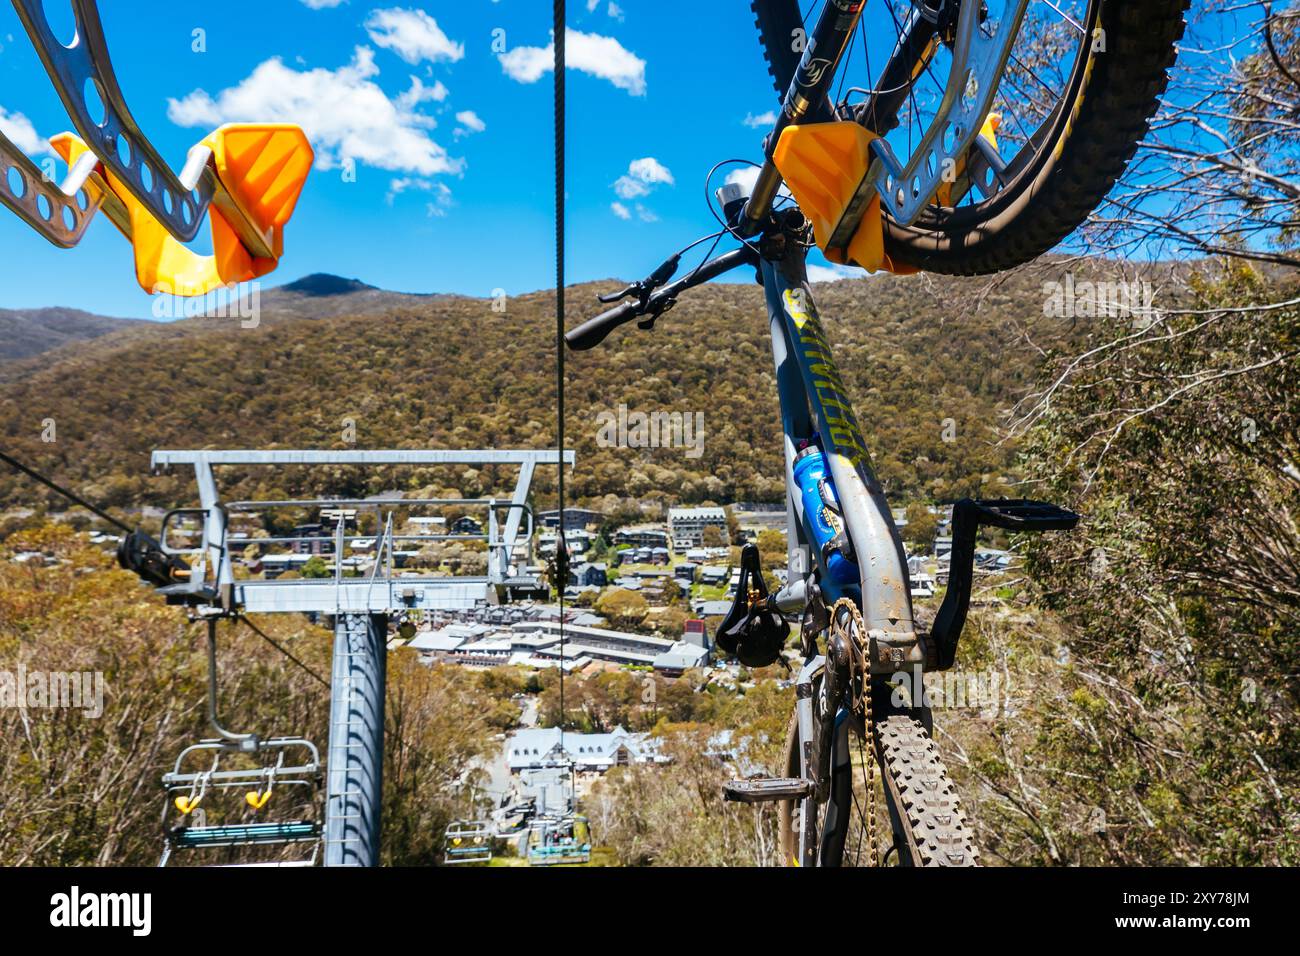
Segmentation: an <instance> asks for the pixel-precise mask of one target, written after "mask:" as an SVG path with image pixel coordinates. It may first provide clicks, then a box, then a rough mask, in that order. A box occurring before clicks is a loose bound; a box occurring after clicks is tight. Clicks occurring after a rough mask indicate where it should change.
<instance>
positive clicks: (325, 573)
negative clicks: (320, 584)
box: [302, 554, 330, 578]
mask: <svg viewBox="0 0 1300 956" xmlns="http://www.w3.org/2000/svg"><path fill="white" fill-rule="evenodd" d="M302 576H303V577H304V578H328V577H329V576H330V569H329V567H328V565H326V564H325V560H324V559H323V558H322V557H321V556H320V555H319V554H313V555H312V556H311V557H310V558H308V559H307V560H306V561H305V562H303V566H302Z"/></svg>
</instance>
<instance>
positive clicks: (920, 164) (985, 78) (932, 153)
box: [868, 0, 1029, 225]
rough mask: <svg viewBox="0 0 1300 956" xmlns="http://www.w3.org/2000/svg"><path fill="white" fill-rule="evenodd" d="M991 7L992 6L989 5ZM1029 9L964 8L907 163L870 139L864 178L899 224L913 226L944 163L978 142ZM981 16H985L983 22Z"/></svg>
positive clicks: (1011, 2) (1016, 2)
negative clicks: (933, 103) (934, 102)
mask: <svg viewBox="0 0 1300 956" xmlns="http://www.w3.org/2000/svg"><path fill="white" fill-rule="evenodd" d="M993 6H994V4H993V3H992V2H990V3H989V4H988V5H987V7H988V8H992V7H993ZM1028 6H1029V0H1002V4H1001V12H1000V14H999V15H998V16H993V15H992V13H993V10H992V9H986V5H985V4H983V3H964V4H962V6H961V12H960V13H959V15H958V20H957V32H956V40H955V42H954V43H953V46H952V68H951V70H950V71H949V73H948V82H947V84H946V85H945V87H944V91H943V98H942V99H941V100H940V101H939V107H938V109H936V110H935V116H934V119H933V120H932V121H931V123H930V128H929V129H927V130H926V131H925V135H924V136H922V137H921V141H920V143H919V144H918V146H917V148H916V150H915V151H914V152H913V153H912V156H911V158H910V159H909V160H908V162H907V165H906V166H904V165H903V164H902V163H901V162H899V160H898V157H897V156H895V155H894V151H893V150H892V149H891V148H890V146H889V144H888V143H886V142H885V140H883V139H875V140H873V141H872V143H871V148H872V151H873V153H874V155H875V162H873V163H872V170H871V172H870V174H869V176H868V178H869V179H870V180H871V181H872V182H873V183H874V185H875V188H876V189H877V190H878V191H879V193H880V195H881V197H882V198H881V202H882V203H883V204H884V205H885V207H886V208H888V209H889V212H890V214H891V215H892V216H893V217H894V218H895V219H896V220H898V221H899V222H900V223H902V224H903V225H910V224H911V223H913V222H915V221H916V217H917V216H919V215H920V214H921V211H922V210H923V209H925V207H926V205H927V204H928V203H929V202H930V197H931V196H933V195H934V194H935V191H936V190H938V189H939V187H940V185H942V183H943V174H944V168H945V166H946V165H947V164H948V162H949V161H951V162H953V163H957V162H961V161H962V160H963V158H964V157H965V156H966V154H967V151H968V150H969V149H970V148H971V146H972V144H974V143H975V142H976V140H977V138H979V134H980V132H981V130H982V129H983V128H984V122H985V117H987V116H988V112H989V109H990V108H991V107H992V106H993V97H994V94H995V93H996V92H997V83H996V80H997V77H999V76H1001V74H1002V70H1003V69H1004V68H1005V67H1006V63H1007V58H1008V57H1009V56H1010V55H1011V47H1012V44H1013V43H1014V42H1015V38H1016V34H1017V33H1019V31H1020V22H1021V20H1022V19H1023V18H1024V15H1025V9H1026V8H1027V7H1028ZM985 13H987V14H989V15H987V16H985V17H984V19H983V20H982V21H981V15H982V14H985ZM986 28H987V29H988V32H985V30H986ZM981 152H982V153H983V154H984V156H985V160H986V162H988V164H989V168H991V169H996V166H995V165H994V163H995V160H992V159H989V158H988V153H987V150H986V149H983V148H982V149H981Z"/></svg>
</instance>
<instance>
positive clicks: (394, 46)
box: [365, 7, 465, 63]
mask: <svg viewBox="0 0 1300 956" xmlns="http://www.w3.org/2000/svg"><path fill="white" fill-rule="evenodd" d="M365 27H366V32H367V33H368V34H370V39H371V40H372V41H373V42H374V44H375V45H376V46H381V47H383V48H384V49H385V50H392V51H393V52H394V53H396V54H397V55H398V56H400V57H401V58H402V59H403V60H405V61H406V62H407V63H419V62H420V61H421V60H428V61H429V62H431V63H437V62H438V61H439V60H448V61H450V62H452V63H455V62H456V61H457V60H460V59H463V58H464V56H465V44H463V43H456V42H455V41H453V40H451V39H450V38H449V37H448V36H447V34H445V33H443V32H442V28H441V27H440V26H438V21H437V20H435V19H434V18H433V17H431V16H429V15H428V14H427V13H425V12H424V11H423V10H404V9H402V8H401V7H391V8H389V9H385V10H375V11H374V12H373V13H371V14H370V16H368V17H367V18H366V23H365Z"/></svg>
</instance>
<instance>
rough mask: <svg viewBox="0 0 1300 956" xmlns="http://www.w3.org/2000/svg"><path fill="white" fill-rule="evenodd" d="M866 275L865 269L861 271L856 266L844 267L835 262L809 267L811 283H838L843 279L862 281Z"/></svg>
mask: <svg viewBox="0 0 1300 956" xmlns="http://www.w3.org/2000/svg"><path fill="white" fill-rule="evenodd" d="M866 275H867V271H866V270H865V269H859V268H857V267H856V266H842V265H838V264H837V263H834V262H832V263H829V264H827V265H824V266H819V265H809V266H808V281H809V282H838V281H840V280H841V279H862V278H865V277H866Z"/></svg>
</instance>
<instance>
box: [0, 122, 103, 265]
mask: <svg viewBox="0 0 1300 956" xmlns="http://www.w3.org/2000/svg"><path fill="white" fill-rule="evenodd" d="M94 166H95V160H94V157H93V156H83V157H82V158H81V160H79V161H78V163H77V164H76V165H75V166H73V167H72V168H71V169H70V170H69V171H68V175H67V178H66V179H64V181H63V183H62V184H61V185H55V184H54V183H53V182H52V181H50V180H49V179H47V178H46V176H45V173H44V172H43V171H42V170H41V168H40V167H39V166H37V165H36V164H35V163H34V162H32V160H31V159H30V158H29V157H28V156H27V155H26V154H25V153H24V152H23V151H22V150H20V149H19V148H18V147H17V146H16V145H15V144H14V143H13V141H12V140H10V139H9V138H8V137H7V136H5V134H4V133H0V202H2V203H4V204H5V205H6V206H8V207H9V208H10V209H11V210H13V212H14V213H15V214H16V215H17V216H18V218H19V219H21V220H22V221H23V222H25V223H27V225H29V226H31V227H32V228H33V229H35V230H36V231H37V232H39V233H40V234H41V235H42V236H44V237H45V238H46V239H48V240H49V241H50V242H51V243H53V244H54V245H56V246H59V247H60V248H62V249H71V248H72V247H73V246H75V245H77V243H79V242H81V238H82V236H84V235H85V234H86V229H87V228H89V226H90V222H91V220H92V219H94V218H95V213H97V212H98V211H99V207H100V204H101V203H102V201H103V193H101V192H99V191H94V192H93V193H92V192H91V191H89V190H87V189H85V183H86V179H87V178H88V177H89V176H90V173H91V171H92V170H93V169H94Z"/></svg>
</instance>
